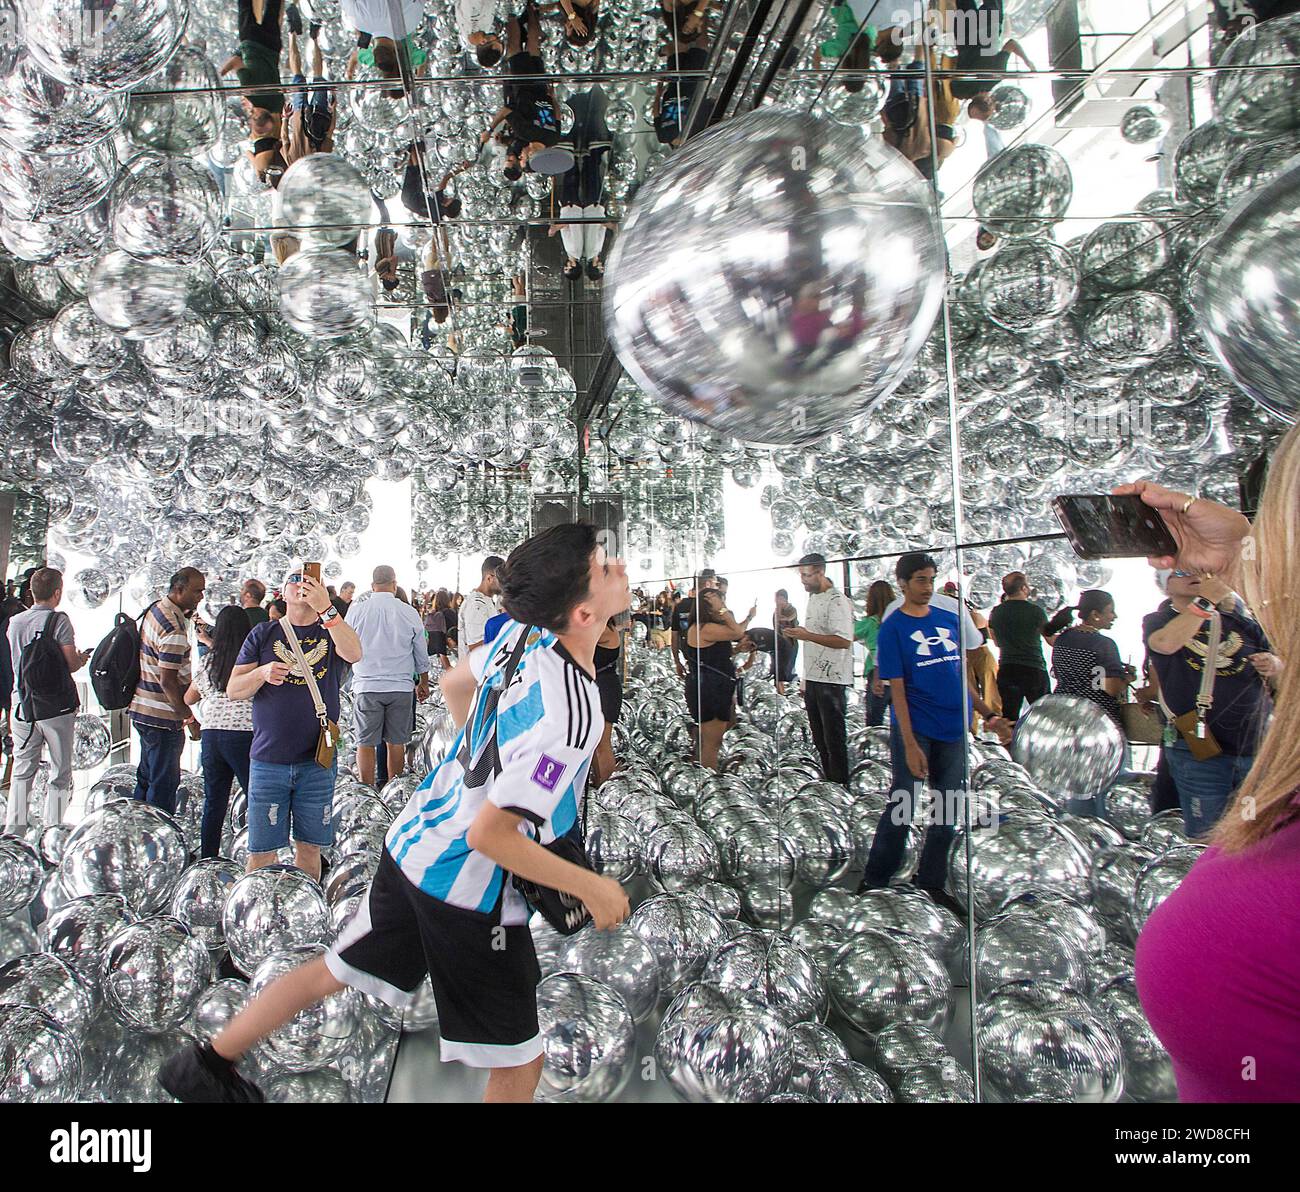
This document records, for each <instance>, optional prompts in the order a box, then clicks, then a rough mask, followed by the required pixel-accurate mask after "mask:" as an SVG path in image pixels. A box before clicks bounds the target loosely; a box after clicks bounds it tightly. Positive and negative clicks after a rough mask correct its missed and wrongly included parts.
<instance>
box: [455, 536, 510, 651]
mask: <svg viewBox="0 0 1300 1192" xmlns="http://www.w3.org/2000/svg"><path fill="white" fill-rule="evenodd" d="M504 563H505V560H504V559H503V558H502V557H501V556H500V555H488V557H487V558H486V559H484V560H483V571H482V575H483V578H482V580H481V581H480V583H479V586H478V587H477V588H475V589H474V590H473V591H472V592H470V593H469V594H468V595H466V597H465V603H464V604H462V605H461V606H460V621H459V624H458V626H457V629H458V632H457V634H456V643H457V644H456V655H457V657H458V658H459V659H460V660H461V661H462V662H464V661H465V659H466V658H468V657H469V656H470V651H472V650H473V649H474V648H475V647H477V646H481V645H482V644H483V633H484V630H485V628H486V627H487V623H488V622H489V621H490V620H491V619H492V618H493V617H495V616H496V614H497V602H496V598H497V596H498V594H499V593H500V591H501V581H500V580H499V579H498V578H497V571H498V570H499V569H500V568H501V567H502V565H503V564H504Z"/></svg>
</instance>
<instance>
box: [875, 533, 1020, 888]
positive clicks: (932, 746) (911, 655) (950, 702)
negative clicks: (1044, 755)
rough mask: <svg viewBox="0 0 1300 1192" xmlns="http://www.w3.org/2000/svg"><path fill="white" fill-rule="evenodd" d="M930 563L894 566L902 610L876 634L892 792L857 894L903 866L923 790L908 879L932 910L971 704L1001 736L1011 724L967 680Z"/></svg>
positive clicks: (908, 561)
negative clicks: (921, 821) (921, 825)
mask: <svg viewBox="0 0 1300 1192" xmlns="http://www.w3.org/2000/svg"><path fill="white" fill-rule="evenodd" d="M935 572H936V566H935V562H934V560H933V559H932V558H930V556H929V555H926V554H922V553H920V552H913V553H911V554H906V555H903V556H902V558H900V559H899V560H898V564H897V566H896V567H895V574H896V575H897V577H898V586H899V588H900V589H901V591H902V593H903V603H902V605H901V606H900V607H899V608H897V609H896V610H895V611H894V612H893V613H891V614H890V615H888V616H887V617H886V618H885V619H884V621H882V622H881V625H880V633H879V635H878V637H877V638H876V666H877V667H878V669H879V674H880V677H881V679H883V680H884V681H885V682H887V683H888V684H889V685H890V689H891V698H892V701H893V702H892V705H891V708H890V725H889V753H890V760H891V762H892V765H893V788H892V794H891V795H890V800H889V805H888V806H887V807H886V808H885V811H884V813H883V814H882V815H881V817H880V824H879V826H878V827H877V828H876V837H875V840H874V841H873V842H872V845H871V854H870V856H869V857H868V858H867V869H866V874H865V875H864V876H863V879H862V888H863V889H876V888H879V887H881V886H887V885H889V883H890V881H891V880H892V878H893V876H894V874H895V872H896V871H897V870H898V866H899V863H900V862H901V861H902V859H903V849H904V846H905V843H906V839H907V829H908V827H909V825H910V824H911V822H912V816H913V814H914V811H915V804H916V800H917V798H919V796H920V793H921V787H922V786H923V785H924V784H926V783H928V784H929V786H930V789H931V790H932V791H933V792H934V798H935V814H934V819H933V821H932V822H931V824H930V826H929V828H928V829H927V831H926V834H925V844H924V846H923V848H922V850H921V863H920V866H919V868H918V869H917V873H916V877H915V879H914V881H915V883H916V885H917V886H919V887H921V888H922V889H923V890H925V891H926V892H927V893H929V894H930V895H931V896H932V897H934V898H935V899H936V900H937V901H941V902H945V903H947V902H949V901H950V900H949V899H948V898H947V895H946V894H944V889H943V887H944V870H945V865H946V861H947V856H948V846H949V844H950V843H951V842H952V836H953V824H954V823H955V822H956V818H957V815H958V812H959V810H960V799H961V796H962V793H963V792H962V775H963V772H964V762H965V744H964V742H965V736H966V726H967V725H968V724H969V723H970V715H971V714H970V703H971V702H973V703H974V706H975V709H976V711H978V712H979V714H980V715H981V716H982V717H983V718H984V720H985V723H986V725H987V726H988V727H989V728H990V729H992V730H993V731H994V732H998V733H999V734H1000V735H1001V733H1003V732H1006V731H1007V724H1006V721H1004V720H1003V719H1002V718H1001V717H1000V716H996V715H995V714H994V712H993V709H992V708H990V707H989V706H988V705H987V704H985V703H984V701H983V700H982V699H981V698H980V697H979V695H978V694H977V693H976V692H975V690H974V688H973V685H972V684H971V683H970V681H969V677H968V675H967V668H966V658H965V652H964V651H963V649H962V626H961V619H960V613H959V612H956V611H952V610H949V609H947V608H936V607H933V606H932V605H931V603H930V598H931V597H932V596H933V595H934V577H935Z"/></svg>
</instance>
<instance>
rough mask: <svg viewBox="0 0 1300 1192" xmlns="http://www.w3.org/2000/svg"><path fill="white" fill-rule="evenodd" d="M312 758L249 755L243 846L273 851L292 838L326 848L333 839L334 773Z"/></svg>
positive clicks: (284, 846)
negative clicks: (274, 759) (262, 759)
mask: <svg viewBox="0 0 1300 1192" xmlns="http://www.w3.org/2000/svg"><path fill="white" fill-rule="evenodd" d="M337 772H338V759H337V758H336V759H335V760H334V764H333V765H332V766H330V768H329V769H328V770H326V769H323V768H322V767H321V766H318V765H317V764H316V763H315V761H306V762H294V763H292V764H291V765H280V764H277V763H275V762H259V761H257V760H253V761H252V762H250V763H249V767H248V851H249V852H250V853H274V852H278V851H279V850H280V849H282V848H287V847H288V844H289V835H290V830H289V829H290V823H291V822H292V825H293V839H294V840H296V841H297V842H298V843H299V844H315V845H318V846H319V847H321V848H328V847H329V846H330V845H331V844H333V843H334V776H335V775H336V774H337Z"/></svg>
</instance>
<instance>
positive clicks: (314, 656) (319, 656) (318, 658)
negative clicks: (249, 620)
mask: <svg viewBox="0 0 1300 1192" xmlns="http://www.w3.org/2000/svg"><path fill="white" fill-rule="evenodd" d="M272 648H273V649H274V651H275V658H276V661H277V662H283V663H284V664H285V666H287V667H288V668H289V673H288V675H286V676H285V680H284V681H285V682H286V683H294V684H296V685H297V686H299V687H305V686H306V685H307V680H306V678H305V677H304V676H303V673H302V668H301V667H300V666H299V665H298V659H297V658H296V657H295V656H294V652H293V648H292V647H291V646H290V645H289V643H288V642H275V643H274V644H273V646H272ZM329 652H330V643H329V639H328V638H322V639H321V640H319V641H317V642H316V644H315V645H314V646H312V647H311V648H310V649H309V648H308V647H307V646H305V645H304V646H303V648H302V656H303V657H304V658H305V659H306V660H307V665H308V666H310V667H311V672H312V674H313V675H315V676H316V678H317V679H323V678H324V677H325V672H326V671H327V670H329ZM322 661H324V665H323V666H321V665H319V664H320V663H321V662H322Z"/></svg>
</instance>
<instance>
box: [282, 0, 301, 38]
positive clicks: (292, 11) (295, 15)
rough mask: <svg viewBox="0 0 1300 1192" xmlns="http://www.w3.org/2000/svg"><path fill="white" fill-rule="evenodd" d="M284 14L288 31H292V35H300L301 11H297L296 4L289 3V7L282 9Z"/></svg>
mask: <svg viewBox="0 0 1300 1192" xmlns="http://www.w3.org/2000/svg"><path fill="white" fill-rule="evenodd" d="M284 15H285V18H286V21H287V23H288V26H289V32H290V33H292V34H293V35H294V37H301V36H302V13H300V12H299V11H298V6H297V5H296V4H290V5H289V7H288V8H286V9H285V10H284Z"/></svg>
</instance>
